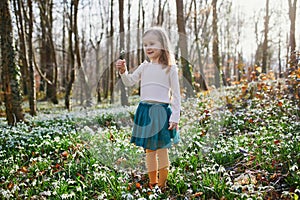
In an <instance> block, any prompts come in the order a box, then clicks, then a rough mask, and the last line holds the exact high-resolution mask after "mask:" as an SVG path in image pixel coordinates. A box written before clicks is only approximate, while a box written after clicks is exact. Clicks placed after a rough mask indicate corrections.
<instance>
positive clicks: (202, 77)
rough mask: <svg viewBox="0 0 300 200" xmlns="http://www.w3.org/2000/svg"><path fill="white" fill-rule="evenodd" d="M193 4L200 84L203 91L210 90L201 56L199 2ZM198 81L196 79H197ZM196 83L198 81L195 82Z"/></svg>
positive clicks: (194, 1) (193, 0) (193, 1)
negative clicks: (198, 17)
mask: <svg viewBox="0 0 300 200" xmlns="http://www.w3.org/2000/svg"><path fill="white" fill-rule="evenodd" d="M192 3H193V5H194V20H193V21H194V34H195V42H196V50H197V55H198V66H199V78H198V79H199V80H198V82H199V84H200V88H201V89H202V90H208V87H207V84H206V81H205V75H204V70H203V63H202V55H201V48H200V38H199V32H200V28H201V26H198V23H197V22H198V19H197V16H198V14H197V13H198V10H197V2H196V0H192ZM195 79H196V77H195ZM195 82H196V80H195Z"/></svg>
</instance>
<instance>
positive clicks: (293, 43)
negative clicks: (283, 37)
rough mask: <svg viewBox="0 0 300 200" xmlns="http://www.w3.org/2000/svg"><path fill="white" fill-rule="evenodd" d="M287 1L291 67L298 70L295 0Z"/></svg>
mask: <svg viewBox="0 0 300 200" xmlns="http://www.w3.org/2000/svg"><path fill="white" fill-rule="evenodd" d="M288 1H289V18H290V22H291V25H290V44H289V46H290V48H291V57H290V59H291V65H292V66H295V67H296V68H298V63H297V56H296V52H295V49H296V38H295V28H296V8H297V0H288Z"/></svg>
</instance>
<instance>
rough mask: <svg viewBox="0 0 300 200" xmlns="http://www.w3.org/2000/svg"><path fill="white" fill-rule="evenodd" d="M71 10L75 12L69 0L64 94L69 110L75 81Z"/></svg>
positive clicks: (72, 3)
mask: <svg viewBox="0 0 300 200" xmlns="http://www.w3.org/2000/svg"><path fill="white" fill-rule="evenodd" d="M73 12H75V8H74V2H73V1H72V2H71V6H70V15H69V25H70V27H69V30H68V39H69V41H68V45H69V47H68V61H69V63H68V65H70V66H69V68H70V74H69V81H68V83H67V86H66V94H65V107H66V108H67V109H68V110H70V109H71V103H70V96H71V91H72V87H73V83H74V81H75V56H74V52H73V41H72V38H73V26H74V22H73Z"/></svg>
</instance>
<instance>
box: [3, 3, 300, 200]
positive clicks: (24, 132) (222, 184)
mask: <svg viewBox="0 0 300 200" xmlns="http://www.w3.org/2000/svg"><path fill="white" fill-rule="evenodd" d="M250 3H252V7H253V8H255V9H249V10H248V8H247V6H249V5H251V4H250ZM253 4H257V5H255V6H253ZM246 5H247V6H246ZM299 6H300V4H299V1H297V0H276V1H275V0H274V1H270V0H265V1H260V0H251V1H243V0H232V1H230V0H185V1H180V0H176V1H175V0H154V1H145V0H135V1H130V0H110V1H108V0H98V1H97V0H90V1H87V0H85V1H83V0H81V1H79V0H1V1H0V60H1V62H0V74H1V79H0V87H1V88H2V90H1V92H0V114H1V118H0V166H1V168H0V199H140V200H142V199H221V200H226V199H228V200H231V199H241V200H248V199H261V200H262V199H284V200H298V199H299V196H300V184H299V183H300V109H299V107H300V99H299V97H300V67H299V66H300V53H299V43H300V37H299V36H300V34H299V26H297V25H299V17H300V15H299ZM150 26H162V27H164V28H165V29H166V30H167V32H168V34H169V36H170V38H171V41H172V44H173V46H174V51H175V54H176V59H177V64H178V68H179V75H180V76H179V77H180V86H181V95H182V102H181V103H182V107H181V118H180V122H179V127H180V138H181V141H180V143H179V144H178V145H176V146H174V147H172V148H171V149H170V151H169V153H170V170H169V176H168V182H167V189H166V190H165V191H161V190H160V189H159V188H158V187H156V188H149V187H148V182H149V179H148V177H147V172H146V169H145V165H144V160H143V159H144V150H143V149H142V148H138V147H136V146H134V145H132V144H131V143H130V138H131V131H132V130H131V129H132V123H133V116H134V112H135V109H136V105H137V104H138V102H139V86H138V85H136V86H135V87H132V88H126V87H124V85H122V82H121V81H120V79H119V77H118V73H117V72H116V71H115V61H116V60H117V59H118V58H119V57H120V56H121V55H122V56H124V57H125V59H126V61H127V66H129V70H130V71H133V70H134V69H135V67H137V66H138V64H139V63H141V62H143V60H144V59H145V55H144V53H143V49H142V44H141V35H142V33H143V32H144V30H146V29H147V28H148V27H150ZM122 50H124V51H122ZM121 52H124V55H123V54H121ZM121 105H122V106H121Z"/></svg>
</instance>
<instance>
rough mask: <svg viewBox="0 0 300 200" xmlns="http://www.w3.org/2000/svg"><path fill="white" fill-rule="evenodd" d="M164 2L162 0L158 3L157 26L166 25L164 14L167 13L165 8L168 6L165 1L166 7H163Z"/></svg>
mask: <svg viewBox="0 0 300 200" xmlns="http://www.w3.org/2000/svg"><path fill="white" fill-rule="evenodd" d="M161 4H162V2H161V0H159V2H158V14H157V20H156V25H157V26H162V24H163V23H164V12H165V7H166V4H167V0H165V2H164V5H163V6H162V5H161Z"/></svg>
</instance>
